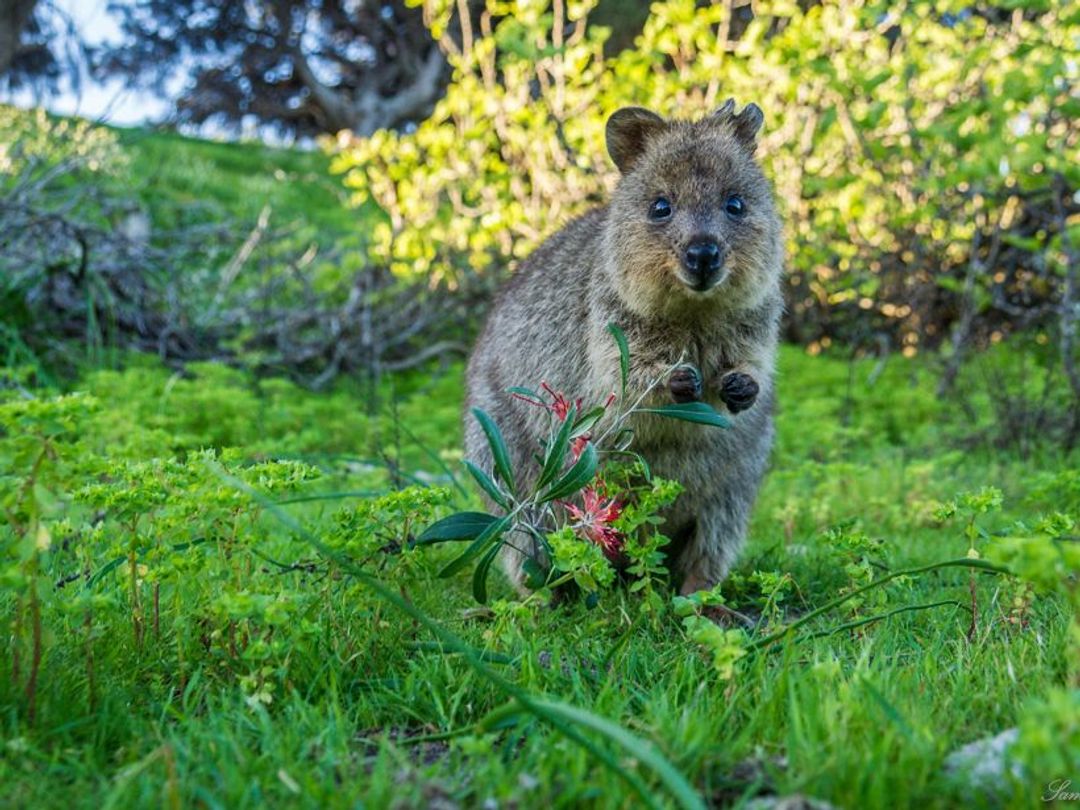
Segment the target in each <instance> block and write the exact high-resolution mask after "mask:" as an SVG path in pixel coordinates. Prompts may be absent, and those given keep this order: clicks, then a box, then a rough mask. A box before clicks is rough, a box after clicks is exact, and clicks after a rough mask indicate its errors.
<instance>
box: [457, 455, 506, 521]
mask: <svg viewBox="0 0 1080 810" xmlns="http://www.w3.org/2000/svg"><path fill="white" fill-rule="evenodd" d="M465 468H466V469H467V470H468V471H469V472H470V473H472V477H473V478H475V479H476V483H478V484H479V485H480V488H481V489H483V490H484V492H486V493H487V494H488V495H489V496H490V497H491V500H493V501H495V503H497V504H498V505H499V506H501V507H503V509H508V508H509V506H508V505H507V501H506V496H505V495H504V494H503V493H502V492H500V491H499V488H498V487H497V486H495V482H494V481H492V480H491V478H490V476H488V474H487V473H486V472H484V471H483V470H481V469H480V468H479V467H477V466H476V465H475V464H473V463H472V462H471V461H469V460H468V459H466V460H465Z"/></svg>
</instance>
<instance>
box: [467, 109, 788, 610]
mask: <svg viewBox="0 0 1080 810" xmlns="http://www.w3.org/2000/svg"><path fill="white" fill-rule="evenodd" d="M760 123H761V112H760V110H758V108H757V107H756V106H754V105H748V106H747V107H746V108H744V109H743V111H742V112H740V113H739V114H738V115H736V114H735V113H734V105H733V104H732V103H730V102H729V103H727V104H725V105H724V106H723V107H722V108H721V109H719V110H718V111H717V112H715V113H713V114H712V115H711V116H708V117H706V118H705V119H703V120H701V121H698V122H694V123H690V122H683V121H664V120H662V119H660V118H659V117H658V116H655V115H654V114H652V113H650V112H648V111H646V110H642V109H639V108H627V109H624V110H620V111H619V112H617V113H615V115H613V116H612V118H611V120H609V122H608V151H609V152H610V153H611V155H612V158H613V159H614V160H615V163H616V165H617V166H618V167H619V168H620V171H621V172H622V177H621V178H620V181H619V183H618V185H617V187H616V189H615V192H614V194H613V195H612V199H611V202H610V203H609V205H607V206H605V207H602V208H598V209H596V210H593V211H591V212H590V213H588V214H586V215H584V216H583V217H581V218H579V219H577V220H575V221H573V222H571V223H570V224H568V225H567V226H566V227H564V228H563V229H562V230H560V231H559V232H558V233H556V234H554V235H553V236H552V237H550V238H549V239H548V240H547V241H546V242H544V243H543V244H542V245H541V246H540V247H539V248H538V249H537V250H536V251H535V252H534V253H533V254H532V255H531V256H530V257H529V258H528V259H527V260H526V261H525V262H524V263H523V265H522V266H521V268H520V269H519V270H518V271H517V273H516V274H515V275H514V277H513V278H512V279H511V280H510V281H509V282H508V283H507V284H506V286H505V287H504V289H503V290H502V292H501V294H500V296H499V297H498V299H497V302H496V305H495V308H494V310H493V311H492V313H491V315H490V317H489V318H488V321H487V324H486V326H485V328H484V331H483V334H482V335H481V337H480V339H479V341H478V343H477V346H476V349H475V351H474V353H473V355H472V358H471V360H470V362H469V369H468V388H469V390H468V405H469V406H470V407H481V408H483V409H484V410H486V411H487V412H488V413H490V414H491V415H492V417H493V418H494V419H495V420H496V422H497V423H498V424H499V427H500V429H501V431H502V433H503V435H504V437H505V438H506V441H507V443H508V445H509V447H510V452H511V455H512V462H513V464H514V468H515V470H521V471H525V470H528V469H532V468H533V467H534V466H535V465H534V464H533V463H532V461H531V456H532V455H533V454H534V453H535V452H536V451H537V440H538V438H539V437H541V436H543V435H545V431H546V427H547V416H546V414H545V413H544V412H543V411H542V410H541V409H539V408H535V407H532V406H530V405H528V404H526V403H523V402H520V401H518V400H515V399H513V398H511V397H510V395H509V394H507V393H506V389H507V388H509V387H510V386H514V385H530V386H535V385H536V384H537V383H538V382H539V381H540V380H547V381H548V382H549V383H550V384H551V385H552V386H553V387H554V388H555V389H557V390H561V391H564V392H565V393H566V394H567V396H569V397H571V398H576V397H583V398H584V400H585V402H586V403H588V404H592V403H595V402H601V401H603V399H604V398H605V397H606V396H607V394H608V393H609V392H612V391H616V390H618V387H619V358H618V349H617V347H616V344H615V342H614V341H613V340H612V338H611V335H610V334H609V333H608V332H607V331H606V326H607V324H608V323H610V322H615V323H617V324H619V326H620V327H622V329H623V330H624V332H625V333H626V336H627V340H628V342H629V345H630V355H631V371H630V381H629V390H628V397H629V398H630V399H631V401H633V400H635V399H637V397H638V396H639V395H641V394H642V393H643V392H644V391H645V390H646V388H647V387H648V386H649V385H650V384H651V383H653V382H654V381H655V380H656V379H657V378H658V377H661V376H662V375H664V374H666V373H667V372H669V371H670V369H671V368H672V367H673V366H675V365H677V364H679V363H688V364H690V365H692V366H694V367H696V369H698V370H699V374H700V378H701V398H702V399H703V400H705V401H706V402H708V403H710V404H711V405H713V406H714V407H715V408H717V410H720V411H721V412H724V411H727V412H729V413H731V421H732V426H731V428H730V429H728V430H720V429H717V428H711V427H706V426H702V425H697V424H690V423H685V422H679V421H675V420H670V419H664V418H661V417H657V416H652V415H648V414H639V415H635V417H633V422H632V427H633V428H634V431H635V440H634V441H635V449H636V450H638V451H639V452H641V453H642V454H643V455H644V456H645V457H646V458H647V459H648V461H649V463H650V465H651V466H652V468H653V470H654V471H655V473H656V474H657V475H660V476H663V477H667V478H674V479H676V480H678V481H680V482H681V483H682V484H683V485H684V487H685V492H684V494H683V495H682V496H681V497H680V498H679V500H678V502H677V503H676V504H675V505H674V506H673V507H672V509H671V510H670V512H669V513H668V514H667V515H666V517H667V524H666V526H665V532H666V533H667V534H668V535H669V536H671V537H672V538H673V547H672V548H671V549H669V554H670V559H671V562H672V568H673V573H674V574H675V575H676V577H677V578H678V579H679V580H681V582H682V590H683V592H689V591H692V590H697V589H698V588H704V587H710V586H712V585H714V584H716V583H717V582H719V581H720V580H721V579H723V577H724V576H725V575H726V573H727V570H728V568H729V567H730V565H731V563H732V561H733V560H734V558H735V556H736V554H737V552H738V550H739V549H740V547H741V546H742V544H743V541H744V538H745V534H746V527H747V523H748V520H749V515H750V509H751V507H752V505H753V502H754V499H755V497H756V494H757V489H758V486H759V484H760V481H761V477H762V474H763V473H764V470H765V466H766V462H767V459H768V454H769V450H770V447H771V445H772V439H773V422H772V408H773V371H774V360H775V354H776V342H777V328H778V321H779V317H780V314H781V309H782V296H781V291H780V281H781V272H782V260H783V256H782V253H783V250H782V238H781V226H780V221H779V218H778V216H777V213H776V210H775V206H774V203H773V199H772V192H771V189H770V186H769V184H768V182H767V181H766V179H765V177H764V175H763V174H762V172H761V169H760V168H759V167H758V165H757V164H756V162H755V161H754V159H753V152H754V147H755V141H754V139H755V136H756V133H757V130H758V127H759V126H760ZM732 194H737V195H739V196H741V198H742V200H743V201H744V204H745V213H744V214H743V215H742V216H741V217H734V216H732V215H729V214H728V212H727V211H726V209H725V204H726V201H727V200H728V199H729V197H730V195H732ZM659 196H664V197H666V198H667V199H669V200H670V202H671V208H672V214H671V217H670V220H669V221H667V222H664V223H658V222H654V221H650V219H649V217H648V212H649V209H650V205H651V204H653V202H654V201H655V200H656V198H657V197H659ZM703 238H705V239H709V240H712V241H714V242H715V243H716V244H717V245H719V247H720V250H721V251H722V255H723V264H722V268H721V269H720V271H719V274H718V278H719V282H718V283H716V285H715V286H714V287H712V288H711V289H708V290H707V291H705V292H698V291H695V290H694V289H691V287H690V286H689V284H690V282H691V281H692V279H690V278H689V276H688V273H687V269H686V266H684V261H683V256H684V254H685V252H686V249H687V246H688V245H689V244H690V243H691V242H692V241H694V240H700V239H703ZM733 372H738V373H742V374H746V375H749V377H751V378H752V379H753V381H754V382H756V383H757V387H758V394H757V398H756V401H754V402H753V404H752V405H751V406H750V407H748V408H747V409H745V410H742V411H740V412H738V413H732V410H733V409H732V408H729V407H728V406H727V405H726V404H725V398H727V399H728V400H729V401H731V402H732V403H733V404H734V403H735V400H734V399H732V398H731V396H729V394H730V391H731V390H732V383H733V382H735V383H742V384H743V385H742V388H741V390H742V391H743V392H745V388H746V386H745V383H746V382H747V381H746V380H745V379H743V378H739V379H738V380H735V379H734V378H732V377H730V376H729V375H731V374H732V373H733ZM662 382H666V381H662ZM725 385H727V388H726V389H725ZM735 387H736V388H738V387H739V386H738V385H736V386H735ZM751 389H752V384H751ZM688 390H692V386H690V387H689V388H688V386H687V385H686V380H685V377H684V378H680V379H678V380H672V381H671V389H670V390H669V388H668V387H667V386H666V385H664V384H661V385H659V386H657V387H656V388H654V389H653V391H652V392H651V393H650V394H649V396H648V397H647V400H646V401H647V402H648V403H649V404H653V405H656V404H664V403H667V402H670V401H672V398H673V396H678V397H679V398H680V399H683V398H685V396H686V392H687V391H688ZM725 390H726V391H727V392H728V393H725ZM751 396H752V394H751ZM466 453H467V455H468V457H469V458H471V459H472V460H473V461H475V462H476V463H478V464H480V465H481V466H482V467H486V468H487V469H489V470H490V468H491V457H490V453H489V451H488V448H487V445H486V442H485V440H484V437H483V434H482V433H481V431H480V430H479V428H478V426H477V425H476V424H475V422H474V420H473V419H472V418H471V416H469V417H467V419H466ZM512 542H513V543H514V544H515V545H517V544H519V543H520V542H523V540H521V539H520V538H515V539H514V540H513V541H512ZM522 561H523V558H522V556H521V555H520V554H519V553H516V552H514V551H513V550H509V551H508V552H507V553H506V554H505V555H504V565H505V567H506V570H507V572H508V574H509V575H510V576H511V578H512V579H513V580H514V581H515V582H516V583H517V584H519V585H520V581H521V564H522Z"/></svg>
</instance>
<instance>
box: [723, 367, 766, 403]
mask: <svg viewBox="0 0 1080 810" xmlns="http://www.w3.org/2000/svg"><path fill="white" fill-rule="evenodd" d="M759 390H760V389H759V388H758V384H757V382H756V381H755V380H754V378H753V377H751V376H750V375H749V374H743V373H742V372H741V371H732V372H731V373H730V374H726V375H725V376H724V378H723V379H722V380H720V399H722V400H723V401H724V404H725V405H727V406H728V410H730V411H731V412H732V413H738V412H739V411H745V410H746V409H747V408H749V407H750V406H751V405H753V404H754V402H756V401H757V395H758V391H759Z"/></svg>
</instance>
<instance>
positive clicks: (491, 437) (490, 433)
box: [472, 408, 514, 492]
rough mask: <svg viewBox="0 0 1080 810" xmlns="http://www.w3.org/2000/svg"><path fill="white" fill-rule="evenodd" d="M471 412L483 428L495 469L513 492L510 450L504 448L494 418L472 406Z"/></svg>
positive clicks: (504, 443) (504, 444) (504, 445)
mask: <svg viewBox="0 0 1080 810" xmlns="http://www.w3.org/2000/svg"><path fill="white" fill-rule="evenodd" d="M472 412H473V416H475V417H476V421H477V422H479V423H480V427H481V428H483V430H484V435H485V436H487V440H488V445H489V446H490V447H491V455H492V457H493V458H494V459H495V471H496V472H497V473H498V474H499V477H500V478H502V480H503V481H504V482H505V483H506V486H508V487H509V488H510V491H511V492H513V491H514V474H513V472H512V471H511V469H510V452H509V451H508V450H507V449H506V442H504V441H503V437H502V434H501V433H500V432H499V426H498V425H496V424H495V420H494V419H492V418H491V417H490V416H488V415H487V413H486V412H485V411H483V410H481V409H480V408H473V409H472Z"/></svg>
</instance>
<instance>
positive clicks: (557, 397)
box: [511, 382, 581, 422]
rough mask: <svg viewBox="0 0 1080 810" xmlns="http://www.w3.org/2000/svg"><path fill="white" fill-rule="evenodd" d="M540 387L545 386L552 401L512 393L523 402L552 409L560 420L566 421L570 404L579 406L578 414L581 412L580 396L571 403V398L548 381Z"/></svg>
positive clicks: (545, 390)
mask: <svg viewBox="0 0 1080 810" xmlns="http://www.w3.org/2000/svg"><path fill="white" fill-rule="evenodd" d="M540 387H541V388H543V389H544V392H545V393H547V394H548V395H549V396H550V397H551V402H544V401H542V400H539V399H531V398H530V397H527V396H525V395H524V394H518V393H516V392H515V393H514V394H512V395H511V396H513V397H514V398H515V399H520V400H521V401H522V402H528V403H529V404H530V405H536V406H538V407H541V408H544V409H546V410H549V411H551V412H552V413H553V414H555V416H556V417H557V418H558V420H559V421H560V422H565V421H566V417H567V415H568V414H569V413H570V406H571V405H573V406H574V407H575V408H577V413H578V415H580V414H581V398H580V397H578V400H577V402H573V403H571V402H570V400H568V399H567V398H566V395H565V394H563V392H562V391H556V390H555V389H554V388H552V387H551V386H550V385H548V384H547V383H546V382H541V383H540Z"/></svg>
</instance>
